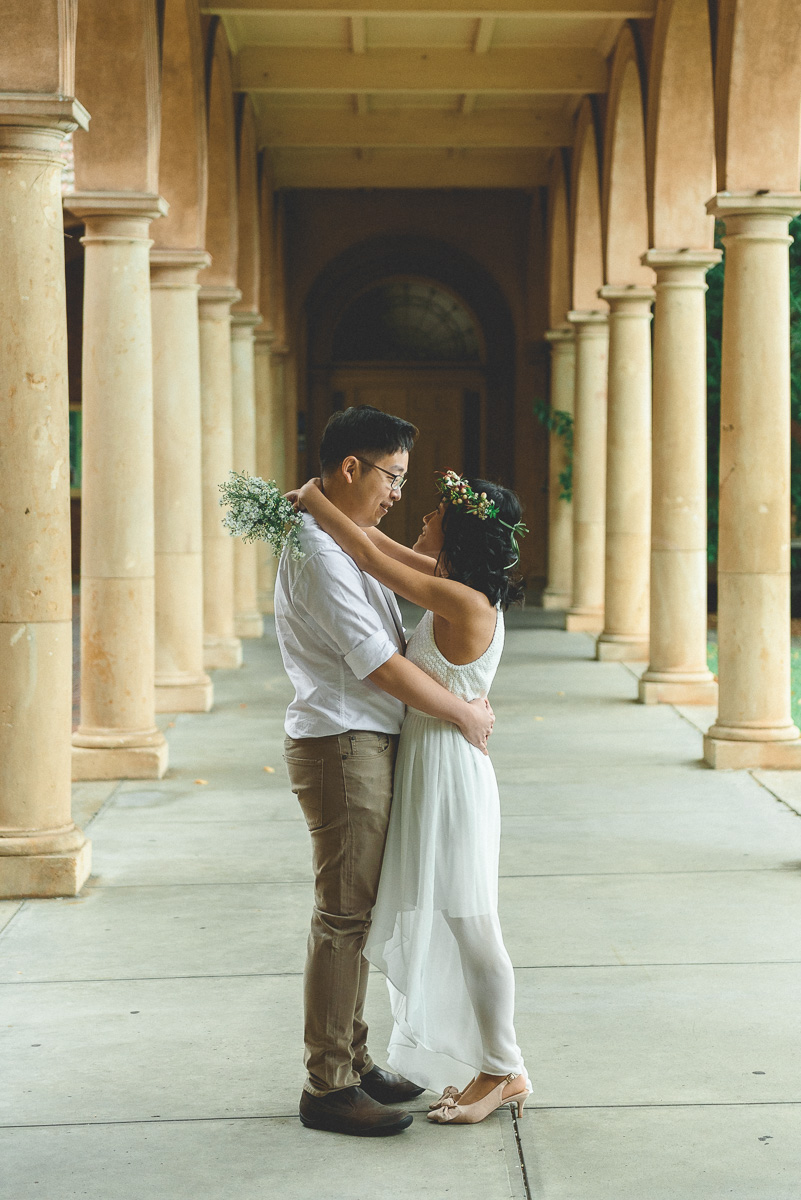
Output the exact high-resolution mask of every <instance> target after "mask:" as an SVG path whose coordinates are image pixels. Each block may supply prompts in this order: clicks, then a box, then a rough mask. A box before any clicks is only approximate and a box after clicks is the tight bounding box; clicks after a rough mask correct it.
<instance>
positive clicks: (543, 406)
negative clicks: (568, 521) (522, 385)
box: [534, 399, 573, 500]
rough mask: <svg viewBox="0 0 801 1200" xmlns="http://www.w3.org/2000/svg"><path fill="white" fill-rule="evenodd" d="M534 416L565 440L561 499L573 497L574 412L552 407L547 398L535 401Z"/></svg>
mask: <svg viewBox="0 0 801 1200" xmlns="http://www.w3.org/2000/svg"><path fill="white" fill-rule="evenodd" d="M534 416H535V417H536V418H537V420H538V421H539V423H540V425H544V427H545V428H546V429H547V430H549V432H550V433H555V434H556V436H557V437H560V438H561V439H562V441H563V442H564V447H565V466H564V469H563V470H562V471H560V472H559V487H560V489H561V490H560V492H559V499H560V500H572V499H573V414H572V413H569V412H564V410H563V409H561V408H551V406H550V404H548V402H547V401H546V400H540V399H537V400H535V401H534Z"/></svg>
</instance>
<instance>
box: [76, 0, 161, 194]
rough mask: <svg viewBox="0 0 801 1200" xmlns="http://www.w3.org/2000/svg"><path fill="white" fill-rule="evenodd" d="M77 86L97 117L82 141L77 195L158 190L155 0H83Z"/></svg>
mask: <svg viewBox="0 0 801 1200" xmlns="http://www.w3.org/2000/svg"><path fill="white" fill-rule="evenodd" d="M75 88H76V92H77V95H78V96H79V97H80V99H81V103H82V104H83V105H84V106H85V107H86V108H87V109H88V111H89V112H90V113H91V117H92V121H91V128H90V131H89V133H88V134H84V135H81V136H79V137H76V138H75V143H74V151H75V190H76V191H78V192H86V191H103V192H110V191H120V192H142V193H147V194H150V195H155V194H156V193H157V192H158V187H159V183H158V180H159V136H160V123H161V104H160V94H159V33H158V23H157V14H156V6H155V4H153V3H152V2H150V0H119V2H118V3H114V4H111V5H110V4H108V3H106V2H105V0H81V4H80V5H79V7H78V30H77V43H76V53H75Z"/></svg>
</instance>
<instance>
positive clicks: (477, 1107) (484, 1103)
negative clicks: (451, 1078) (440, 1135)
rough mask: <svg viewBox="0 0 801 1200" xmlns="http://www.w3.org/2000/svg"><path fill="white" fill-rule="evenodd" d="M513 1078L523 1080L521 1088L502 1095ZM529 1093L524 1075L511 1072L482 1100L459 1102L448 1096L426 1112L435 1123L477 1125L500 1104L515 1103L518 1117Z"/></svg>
mask: <svg viewBox="0 0 801 1200" xmlns="http://www.w3.org/2000/svg"><path fill="white" fill-rule="evenodd" d="M515 1079H522V1080H523V1087H522V1089H521V1090H520V1091H517V1092H512V1094H511V1095H510V1096H504V1094H503V1093H504V1090H505V1088H506V1085H507V1084H509V1083H513V1082H514V1080H515ZM446 1091H447V1089H446ZM457 1095H458V1093H457ZM530 1095H531V1092H530V1090H529V1088H528V1084H527V1080H526V1077H525V1076H524V1075H519V1074H517V1073H516V1072H512V1073H511V1074H510V1075H507V1076H506V1078H505V1079H502V1080H501V1082H500V1083H499V1084H498V1085H497V1087H494V1088H493V1089H492V1091H491V1092H488V1093H487V1095H486V1096H485V1097H484V1098H483V1100H477V1101H476V1102H475V1104H459V1103H458V1102H457V1100H456V1099H455V1098H454V1097H453V1096H448V1097H446V1098H444V1099H443V1101H442V1104H441V1105H440V1107H439V1108H437V1109H435V1110H434V1111H433V1112H430V1113H428V1114H427V1116H428V1119H429V1121H435V1122H436V1123H437V1125H477V1124H478V1122H479V1121H483V1120H485V1118H486V1117H488V1116H489V1115H490V1113H494V1112H495V1110H496V1108H500V1107H501V1105H502V1104H510V1105H512V1104H516V1105H517V1116H518V1118H519V1117H521V1116H522V1115H523V1105H524V1104H525V1103H526V1100H527V1099H528V1097H529V1096H530Z"/></svg>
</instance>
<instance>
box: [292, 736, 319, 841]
mask: <svg viewBox="0 0 801 1200" xmlns="http://www.w3.org/2000/svg"><path fill="white" fill-rule="evenodd" d="M284 761H285V762H286V765H287V770H288V772H289V785H290V787H291V788H292V791H293V792H294V793H295V795H296V796H297V798H298V801H299V803H300V807H301V810H302V812H303V816H304V817H305V818H306V824H307V825H308V827H309V829H311V830H314V829H319V828H320V826H321V825H322V823H323V760H322V759H321V758H294V757H291V756H290V755H287V754H285V755H284Z"/></svg>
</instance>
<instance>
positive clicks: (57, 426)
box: [0, 94, 91, 899]
mask: <svg viewBox="0 0 801 1200" xmlns="http://www.w3.org/2000/svg"><path fill="white" fill-rule="evenodd" d="M87 124H88V117H87V114H86V112H85V110H84V109H83V108H82V106H81V105H80V104H78V102H77V101H75V100H70V99H66V98H65V99H57V98H56V97H53V96H37V95H35V94H31V95H30V96H28V97H26V96H20V95H15V96H0V263H2V270H3V286H2V288H0V428H2V434H0V513H2V525H3V532H2V547H3V548H2V554H0V680H1V681H2V685H1V688H2V696H1V697H0V899H8V898H9V897H22V896H74V895H76V894H77V893H78V892H79V891H80V889H81V887H82V886H83V884H84V882H85V881H86V878H87V876H88V875H89V871H90V867H91V843H90V842H88V841H87V839H86V838H85V836H84V834H83V833H82V832H81V830H80V829H78V828H77V826H76V825H75V824H74V823H73V821H72V816H71V812H70V800H71V796H70V792H71V789H70V764H71V757H72V754H71V749H70V729H71V724H72V721H71V712H72V595H71V578H70V575H71V572H70V499H69V460H70V454H69V426H68V424H67V399H68V397H67V322H66V307H65V305H66V301H65V294H64V228H63V220H62V209H61V168H62V165H63V164H62V159H61V157H60V146H61V141H62V139H63V137H64V135H65V134H66V133H68V132H69V131H70V130H72V129H75V128H76V127H77V126H78V125H81V126H82V127H83V128H84V129H85V128H86V126H87Z"/></svg>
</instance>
